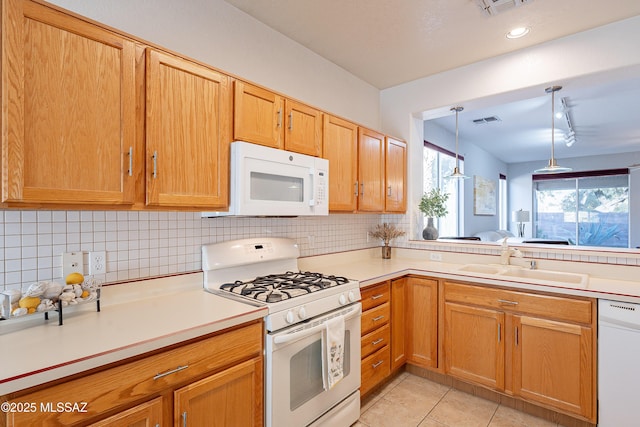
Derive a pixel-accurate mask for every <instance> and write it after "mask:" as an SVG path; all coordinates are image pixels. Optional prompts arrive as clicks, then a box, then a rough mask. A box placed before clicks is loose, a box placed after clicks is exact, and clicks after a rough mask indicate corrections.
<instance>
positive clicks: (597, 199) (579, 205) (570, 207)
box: [533, 175, 629, 248]
mask: <svg viewBox="0 0 640 427" xmlns="http://www.w3.org/2000/svg"><path fill="white" fill-rule="evenodd" d="M533 184H534V185H533V188H534V196H535V197H534V201H535V206H534V232H535V237H537V238H543V239H562V240H565V239H566V240H568V241H569V243H570V244H574V245H584V246H606V247H621V248H626V247H629V176H628V175H610V176H584V177H577V178H567V179H545V180H542V181H535V179H534V183H533Z"/></svg>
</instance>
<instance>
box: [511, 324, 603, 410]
mask: <svg viewBox="0 0 640 427" xmlns="http://www.w3.org/2000/svg"><path fill="white" fill-rule="evenodd" d="M514 328H515V343H514V346H515V348H514V353H513V356H514V357H513V359H514V367H513V375H514V379H513V385H514V393H515V394H516V395H519V396H522V397H524V398H526V399H528V400H531V401H536V402H540V403H543V404H545V405H549V406H552V407H555V408H558V409H561V410H563V411H566V412H570V413H574V414H577V415H581V416H583V417H586V418H588V419H594V418H595V415H594V414H593V412H594V407H595V403H594V400H595V394H596V393H595V374H594V365H593V364H594V360H593V347H592V345H593V344H592V343H593V330H592V329H591V328H590V327H586V326H580V325H573V324H570V323H564V322H556V321H551V320H546V319H539V318H534V317H527V316H514Z"/></svg>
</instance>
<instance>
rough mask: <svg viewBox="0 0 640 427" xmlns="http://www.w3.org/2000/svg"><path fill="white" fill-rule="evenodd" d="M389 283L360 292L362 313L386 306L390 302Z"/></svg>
mask: <svg viewBox="0 0 640 427" xmlns="http://www.w3.org/2000/svg"><path fill="white" fill-rule="evenodd" d="M390 294H391V292H390V290H389V282H384V283H381V284H379V285H373V286H369V287H367V288H364V289H361V290H360V295H361V296H362V311H366V310H368V309H370V308H372V307H376V306H378V305H381V304H384V303H385V302H388V301H389V295H390Z"/></svg>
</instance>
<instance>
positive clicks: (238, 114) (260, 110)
mask: <svg viewBox="0 0 640 427" xmlns="http://www.w3.org/2000/svg"><path fill="white" fill-rule="evenodd" d="M284 114H285V112H284V98H283V97H281V96H280V95H277V94H275V93H273V92H271V91H268V90H266V89H262V88H260V87H257V86H253V85H251V84H249V83H245V82H243V81H240V80H236V81H235V82H234V103H233V139H234V140H236V141H246V142H252V143H254V144H260V145H266V146H267V147H272V148H280V149H283V148H284V136H283V135H284V126H283V124H284Z"/></svg>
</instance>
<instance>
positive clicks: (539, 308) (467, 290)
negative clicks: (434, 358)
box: [444, 282, 593, 324]
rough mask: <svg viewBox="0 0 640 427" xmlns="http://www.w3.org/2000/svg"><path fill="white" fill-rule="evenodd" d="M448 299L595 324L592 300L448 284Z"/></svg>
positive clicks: (446, 292) (446, 284)
mask: <svg viewBox="0 0 640 427" xmlns="http://www.w3.org/2000/svg"><path fill="white" fill-rule="evenodd" d="M444 294H445V299H446V300H447V301H452V302H459V303H463V304H471V305H478V306H483V307H490V308H494V309H499V310H503V311H510V312H516V313H523V314H530V315H535V316H541V317H547V318H551V319H558V320H564V321H568V322H575V323H584V324H591V323H592V320H593V319H592V316H591V312H592V301H591V300H588V299H574V298H566V297H559V296H553V295H543V294H533V293H527V292H519V291H511V290H507V289H499V288H490V287H485V286H473V285H464V284H461V283H452V282H446V283H445V291H444Z"/></svg>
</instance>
